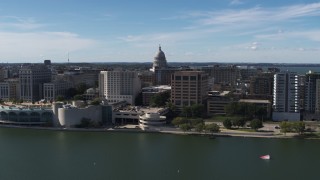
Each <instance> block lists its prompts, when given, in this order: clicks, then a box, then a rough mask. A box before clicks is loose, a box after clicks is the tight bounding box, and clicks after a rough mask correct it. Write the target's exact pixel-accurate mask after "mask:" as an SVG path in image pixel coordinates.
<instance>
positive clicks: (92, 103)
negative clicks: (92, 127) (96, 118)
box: [90, 98, 101, 106]
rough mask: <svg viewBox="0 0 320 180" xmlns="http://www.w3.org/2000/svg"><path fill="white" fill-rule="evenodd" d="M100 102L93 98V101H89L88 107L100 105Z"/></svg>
mask: <svg viewBox="0 0 320 180" xmlns="http://www.w3.org/2000/svg"><path fill="white" fill-rule="evenodd" d="M100 102H101V100H100V99H99V98H95V99H94V100H93V101H91V103H90V105H93V106H97V105H100Z"/></svg>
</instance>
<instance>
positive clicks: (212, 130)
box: [205, 123, 220, 133]
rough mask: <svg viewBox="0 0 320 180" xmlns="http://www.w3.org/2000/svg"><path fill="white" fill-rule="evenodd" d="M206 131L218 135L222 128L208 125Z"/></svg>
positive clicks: (214, 124)
mask: <svg viewBox="0 0 320 180" xmlns="http://www.w3.org/2000/svg"><path fill="white" fill-rule="evenodd" d="M205 129H206V131H209V132H211V133H217V132H220V127H219V126H218V125H217V124H216V123H211V124H207V125H206V126H205Z"/></svg>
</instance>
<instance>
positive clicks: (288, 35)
mask: <svg viewBox="0 0 320 180" xmlns="http://www.w3.org/2000/svg"><path fill="white" fill-rule="evenodd" d="M255 37H256V38H258V39H265V40H284V39H294V38H300V39H304V40H306V39H308V40H311V41H315V42H320V30H301V31H288V32H283V31H282V32H281V33H274V34H260V35H256V36H255Z"/></svg>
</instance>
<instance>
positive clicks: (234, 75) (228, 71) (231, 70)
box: [212, 65, 240, 86]
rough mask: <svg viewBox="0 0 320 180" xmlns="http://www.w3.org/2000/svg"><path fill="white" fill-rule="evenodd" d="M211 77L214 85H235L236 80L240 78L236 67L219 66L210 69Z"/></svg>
mask: <svg viewBox="0 0 320 180" xmlns="http://www.w3.org/2000/svg"><path fill="white" fill-rule="evenodd" d="M212 77H213V78H214V83H216V84H217V83H219V84H230V85H231V86H233V85H235V84H236V82H237V79H239V78H240V71H239V68H237V67H236V66H219V65H215V66H213V68H212Z"/></svg>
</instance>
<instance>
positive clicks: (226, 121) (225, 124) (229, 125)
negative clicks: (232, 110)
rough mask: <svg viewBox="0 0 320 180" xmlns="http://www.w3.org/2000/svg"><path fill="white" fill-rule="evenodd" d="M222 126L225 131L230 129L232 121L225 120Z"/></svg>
mask: <svg viewBox="0 0 320 180" xmlns="http://www.w3.org/2000/svg"><path fill="white" fill-rule="evenodd" d="M223 126H224V127H225V128H227V129H231V127H232V121H231V120H230V119H225V120H224V121H223Z"/></svg>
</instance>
